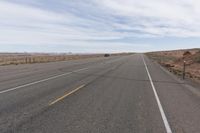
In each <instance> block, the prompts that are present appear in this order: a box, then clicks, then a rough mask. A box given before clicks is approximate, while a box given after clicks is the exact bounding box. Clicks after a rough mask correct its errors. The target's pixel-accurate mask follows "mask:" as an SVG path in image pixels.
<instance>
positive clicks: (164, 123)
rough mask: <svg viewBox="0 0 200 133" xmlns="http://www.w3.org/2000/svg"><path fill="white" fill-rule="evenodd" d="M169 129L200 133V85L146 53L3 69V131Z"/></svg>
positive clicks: (147, 132) (135, 132)
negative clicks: (185, 79)
mask: <svg viewBox="0 0 200 133" xmlns="http://www.w3.org/2000/svg"><path fill="white" fill-rule="evenodd" d="M166 132H168V133H199V132H200V90H199V88H194V87H192V86H190V85H187V84H185V83H184V82H183V81H181V80H179V79H178V78H176V77H175V76H174V75H172V74H171V73H169V72H167V71H166V70H164V69H163V68H162V67H160V66H159V65H158V64H156V63H154V62H152V61H150V60H149V59H148V58H147V57H146V56H143V55H142V54H135V55H131V56H116V57H108V58H94V59H86V60H77V61H67V62H56V63H55V62H54V63H44V64H33V65H18V66H3V67H0V133H166Z"/></svg>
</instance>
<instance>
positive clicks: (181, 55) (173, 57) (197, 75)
mask: <svg viewBox="0 0 200 133" xmlns="http://www.w3.org/2000/svg"><path fill="white" fill-rule="evenodd" d="M147 56H149V57H150V58H151V59H153V60H155V61H157V62H158V63H160V64H161V65H162V66H164V67H166V68H167V69H168V70H169V71H171V72H173V73H174V74H176V75H178V76H181V75H182V69H183V61H186V76H187V77H189V78H192V79H195V80H198V81H200V80H199V79H200V49H189V50H176V51H161V52H151V53H147Z"/></svg>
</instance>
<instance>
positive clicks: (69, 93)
mask: <svg viewBox="0 0 200 133" xmlns="http://www.w3.org/2000/svg"><path fill="white" fill-rule="evenodd" d="M84 86H85V85H81V86H79V87H78V88H76V89H74V90H72V91H70V92H68V93H66V94H65V95H63V96H62V97H59V98H57V99H56V100H55V101H53V102H51V103H49V106H51V105H53V104H55V103H57V102H59V101H61V100H63V99H64V98H65V97H67V96H69V95H71V94H73V93H75V92H76V91H78V90H80V89H81V88H83V87H84Z"/></svg>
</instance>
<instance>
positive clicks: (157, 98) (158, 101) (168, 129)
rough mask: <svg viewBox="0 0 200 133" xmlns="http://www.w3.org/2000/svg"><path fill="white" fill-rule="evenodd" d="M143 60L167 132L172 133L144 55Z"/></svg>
mask: <svg viewBox="0 0 200 133" xmlns="http://www.w3.org/2000/svg"><path fill="white" fill-rule="evenodd" d="M142 59H143V62H144V65H145V68H146V71H147V74H148V77H149V80H150V83H151V86H152V89H153V92H154V95H155V98H156V101H157V104H158V108H159V110H160V113H161V116H162V119H163V122H164V125H165V129H166V132H167V133H172V130H171V128H170V125H169V122H168V120H167V117H166V115H165V112H164V110H163V107H162V104H161V102H160V99H159V97H158V94H157V91H156V89H155V86H154V83H153V81H152V78H151V75H150V72H149V70H148V67H147V64H146V62H145V60H144V57H143V55H142Z"/></svg>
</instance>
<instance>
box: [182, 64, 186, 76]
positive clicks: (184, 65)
mask: <svg viewBox="0 0 200 133" xmlns="http://www.w3.org/2000/svg"><path fill="white" fill-rule="evenodd" d="M185 67H186V61H183V80H184V79H185Z"/></svg>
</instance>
